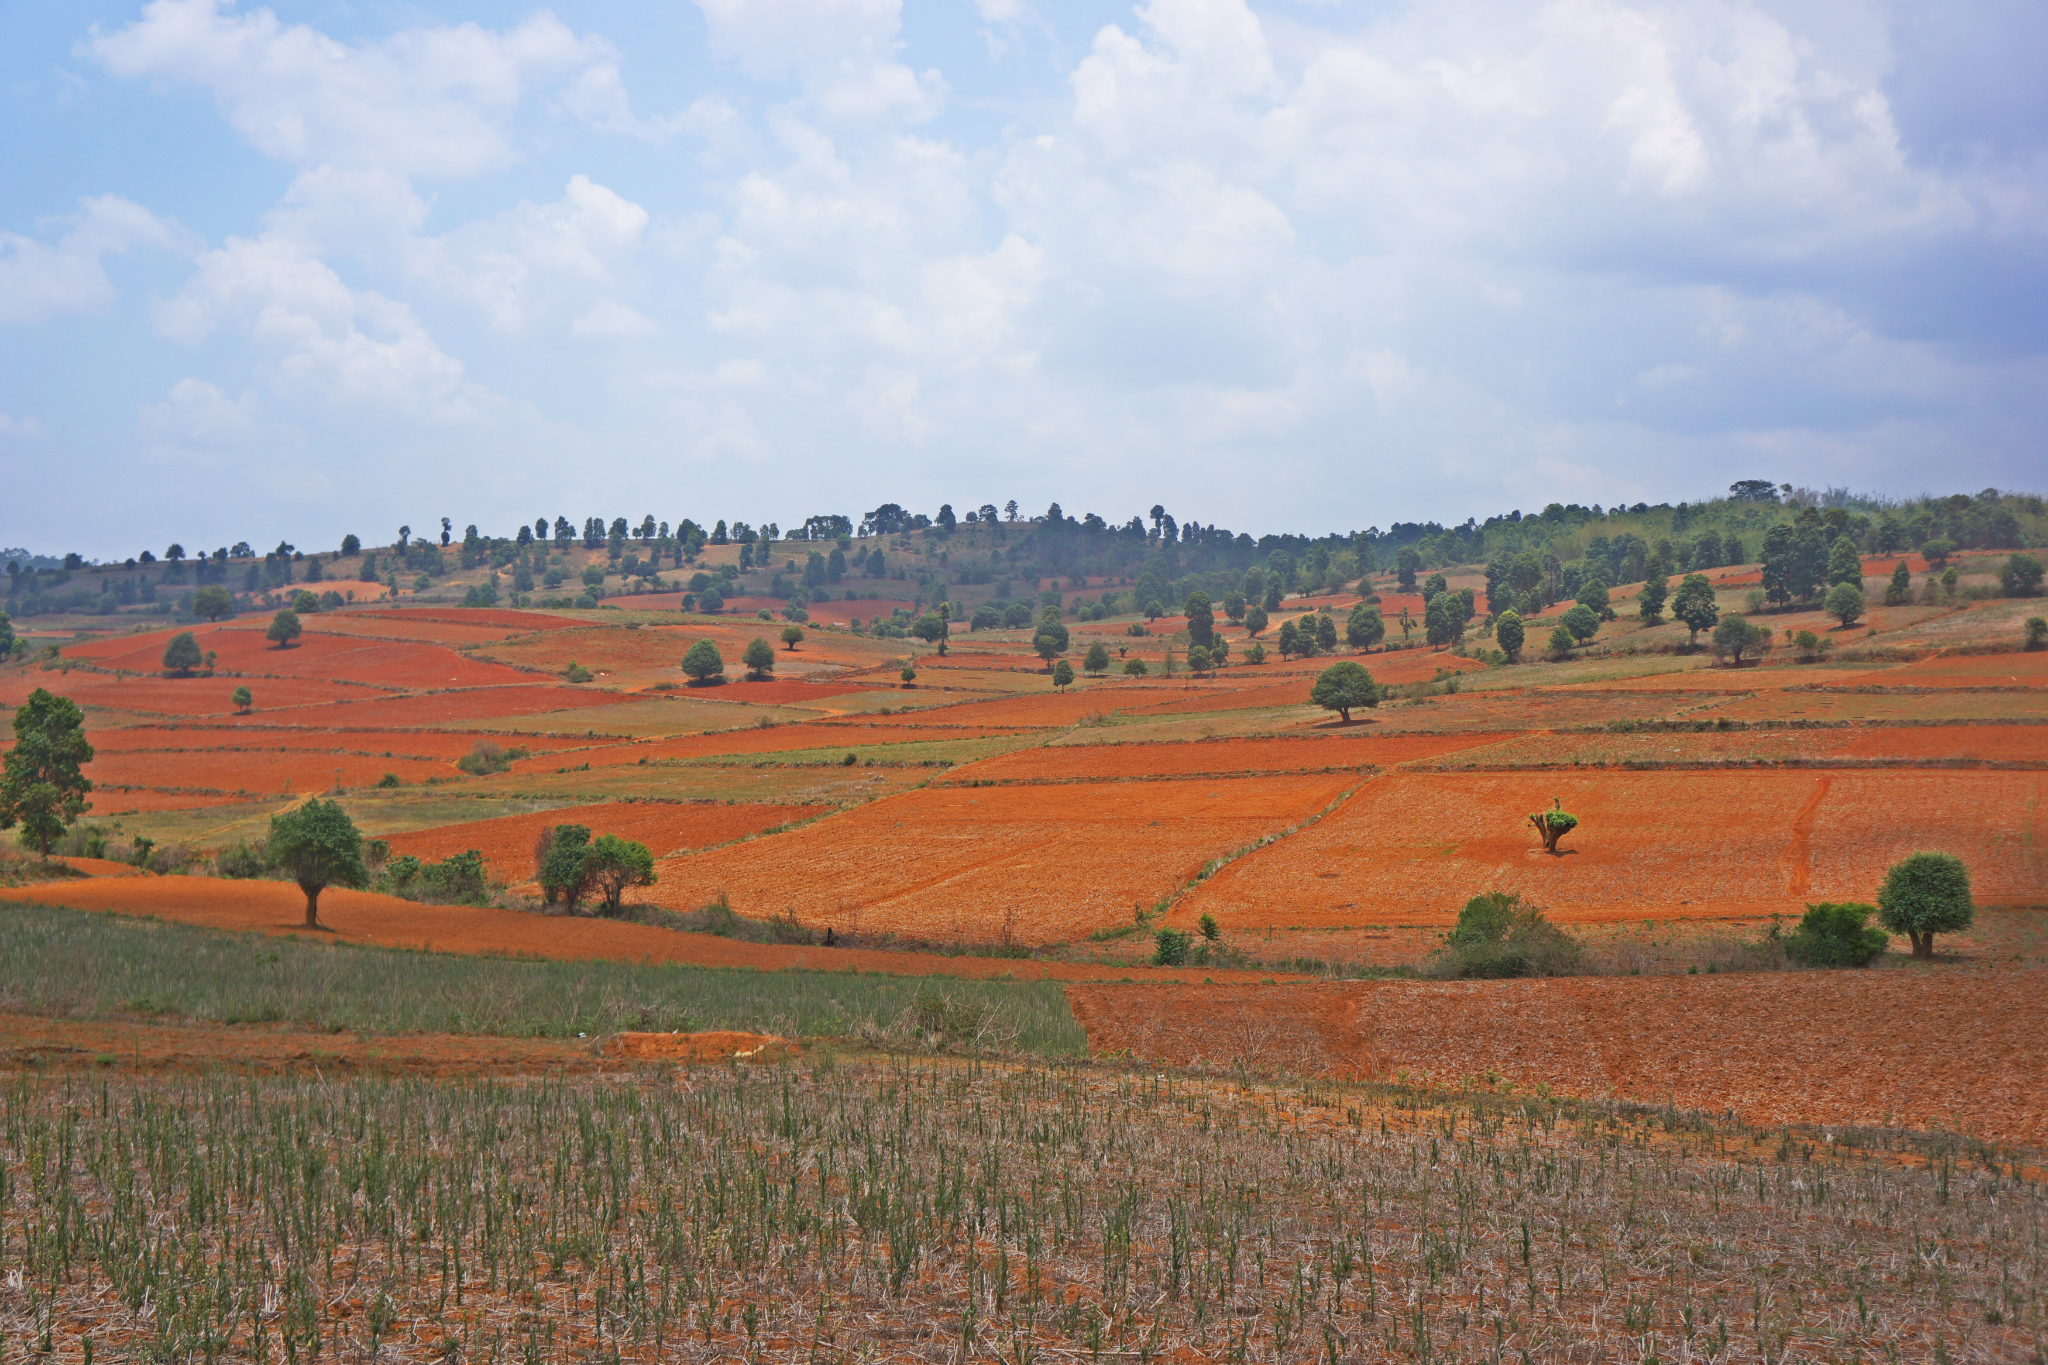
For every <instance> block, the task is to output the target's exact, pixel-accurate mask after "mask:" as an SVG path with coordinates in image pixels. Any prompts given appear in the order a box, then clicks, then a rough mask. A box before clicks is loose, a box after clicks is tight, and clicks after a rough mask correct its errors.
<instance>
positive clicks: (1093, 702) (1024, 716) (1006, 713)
mask: <svg viewBox="0 0 2048 1365" xmlns="http://www.w3.org/2000/svg"><path fill="white" fill-rule="evenodd" d="M1047 686H1048V687H1050V686H1051V684H1050V682H1048V683H1047ZM1178 690H1179V689H1178V688H1175V689H1173V690H1172V691H1169V690H1168V689H1166V688H1162V687H1152V686H1149V685H1147V684H1144V683H1129V682H1121V681H1118V682H1110V683H1105V684H1098V685H1096V686H1093V687H1088V688H1083V689H1080V690H1078V691H1073V692H1052V691H1047V692H1040V693H1037V694H1035V695H1034V694H1025V695H1023V696H1016V697H997V698H993V699H991V700H989V701H969V702H962V703H960V704H959V705H958V706H938V707H932V708H930V709H928V710H924V711H921V712H918V713H917V719H918V720H919V721H920V722H921V723H923V724H926V725H986V726H993V727H995V728H998V729H1011V728H1018V729H1022V728H1028V727H1032V726H1067V725H1072V724H1074V723H1075V722H1076V721H1078V720H1081V719H1082V718H1083V717H1086V716H1093V715H1098V714H1102V713H1106V712H1110V711H1117V710H1122V709H1125V708H1129V707H1134V706H1140V705H1143V704H1144V703H1146V702H1151V701H1157V700H1159V699H1160V698H1161V697H1166V696H1171V695H1173V693H1174V692H1177V691H1178Z"/></svg>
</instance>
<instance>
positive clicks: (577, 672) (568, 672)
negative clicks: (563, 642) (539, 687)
mask: <svg viewBox="0 0 2048 1365" xmlns="http://www.w3.org/2000/svg"><path fill="white" fill-rule="evenodd" d="M562 676H563V677H564V678H566V679H568V680H569V681H570V682H572V683H587V682H589V681H590V680H591V678H593V677H594V676H596V675H595V674H593V673H592V672H591V671H590V670H589V669H587V668H585V667H584V666H583V665H582V664H579V663H577V662H576V661H575V660H574V659H571V660H569V666H568V667H567V668H565V669H563V670H562Z"/></svg>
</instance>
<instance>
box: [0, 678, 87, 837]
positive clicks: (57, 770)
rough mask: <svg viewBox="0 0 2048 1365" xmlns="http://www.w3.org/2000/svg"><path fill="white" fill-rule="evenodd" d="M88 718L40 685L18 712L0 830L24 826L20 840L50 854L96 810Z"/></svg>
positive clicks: (0, 779) (3, 773) (1, 774)
mask: <svg viewBox="0 0 2048 1365" xmlns="http://www.w3.org/2000/svg"><path fill="white" fill-rule="evenodd" d="M90 762H92V745H90V744H88V743H87V742H86V739H85V716H84V714H83V713H82V712H81V711H79V709H78V706H77V703H75V702H73V701H72V700H71V699H70V698H69V697H60V696H57V695H56V694H55V693H52V692H49V691H46V690H45V689H43V688H40V687H38V688H37V689H36V690H35V691H33V692H31V693H29V696H28V701H27V702H26V703H24V704H23V705H22V707H21V708H20V709H19V710H17V711H16V712H15V713H14V748H13V749H11V750H9V751H8V754H7V761H6V766H5V768H4V769H0V829H13V828H14V826H15V825H16V824H19V825H20V826H21V841H22V842H23V843H24V844H30V845H33V846H34V847H35V849H36V851H37V853H39V854H40V855H41V856H43V857H45V858H47V857H49V856H50V841H51V840H52V839H55V838H57V837H59V836H60V835H62V834H63V833H64V830H65V829H66V827H68V826H69V825H71V824H72V823H73V822H75V821H76V820H77V819H78V817H79V816H81V815H83V814H85V813H86V812H87V811H88V810H90V809H92V803H91V802H89V801H87V800H86V799H85V794H86V793H87V792H89V791H91V790H92V780H91V779H90V778H88V777H86V776H85V774H84V773H83V772H82V771H81V769H83V768H84V767H85V765H86V764H88V763H90Z"/></svg>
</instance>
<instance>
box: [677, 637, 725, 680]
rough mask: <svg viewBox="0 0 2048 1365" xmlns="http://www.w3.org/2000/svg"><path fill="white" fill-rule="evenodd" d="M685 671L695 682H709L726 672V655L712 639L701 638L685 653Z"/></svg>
mask: <svg viewBox="0 0 2048 1365" xmlns="http://www.w3.org/2000/svg"><path fill="white" fill-rule="evenodd" d="M683 672H685V673H687V674H689V675H690V679H691V681H693V682H699V683H702V682H709V681H710V680H711V679H713V678H716V677H719V676H721V675H722V674H723V673H724V672H725V656H724V655H723V654H720V653H719V652H718V646H717V645H715V644H713V643H711V641H710V640H708V639H704V640H699V641H697V643H696V644H694V645H691V646H690V649H689V652H688V653H686V654H684V655H683Z"/></svg>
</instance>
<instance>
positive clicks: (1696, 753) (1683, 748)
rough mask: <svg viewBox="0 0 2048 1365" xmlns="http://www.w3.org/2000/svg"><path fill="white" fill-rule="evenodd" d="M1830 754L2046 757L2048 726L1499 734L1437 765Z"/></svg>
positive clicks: (1903, 759) (1885, 758)
mask: <svg viewBox="0 0 2048 1365" xmlns="http://www.w3.org/2000/svg"><path fill="white" fill-rule="evenodd" d="M1785 760H1795V761H1798V760H1830V761H1834V762H1856V761H1860V760H1870V761H1875V762H1880V763H1913V762H1984V763H2015V764H2017V763H2036V764H2038V763H2048V725H1868V726H1856V727H1854V728H1837V729H1826V730H1790V729H1786V730H1776V729H1772V730H1727V731H1719V730H1708V731H1703V732H1697V733H1695V732H1692V731H1685V730H1674V731H1639V732H1636V733H1633V734H1606V733H1597V732H1595V733H1587V732H1584V731H1567V732H1564V733H1559V734H1552V733H1537V734H1531V735H1515V736H1503V737H1502V738H1501V740H1500V742H1498V743H1494V744H1489V745H1487V746H1486V747H1484V748H1468V749H1466V750H1464V751H1462V752H1459V753H1457V754H1455V755H1454V756H1451V757H1447V758H1446V759H1445V760H1444V761H1443V762H1441V763H1438V764H1432V765H1430V766H1434V767H1443V768H1454V769H1455V768H1473V767H1477V768H1484V767H1493V766H1499V767H1536V766H1558V765H1571V764H1575V763H1616V764H1618V763H1702V764H1709V763H1745V762H1758V761H1766V762H1782V761H1785Z"/></svg>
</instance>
